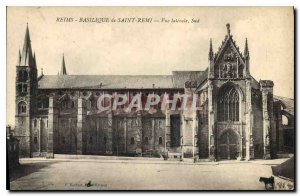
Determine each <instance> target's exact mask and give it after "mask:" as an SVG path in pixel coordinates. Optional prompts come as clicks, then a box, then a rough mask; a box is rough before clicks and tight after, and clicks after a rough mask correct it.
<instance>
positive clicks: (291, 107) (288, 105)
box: [273, 95, 295, 115]
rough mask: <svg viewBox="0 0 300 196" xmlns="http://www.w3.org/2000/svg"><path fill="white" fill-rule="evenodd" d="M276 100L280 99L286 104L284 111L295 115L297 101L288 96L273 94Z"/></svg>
mask: <svg viewBox="0 0 300 196" xmlns="http://www.w3.org/2000/svg"><path fill="white" fill-rule="evenodd" d="M273 98H274V101H280V102H281V103H283V105H284V109H283V110H284V111H286V112H287V113H289V114H291V115H294V107H295V105H294V104H295V102H294V99H291V98H287V97H280V96H276V95H274V96H273Z"/></svg>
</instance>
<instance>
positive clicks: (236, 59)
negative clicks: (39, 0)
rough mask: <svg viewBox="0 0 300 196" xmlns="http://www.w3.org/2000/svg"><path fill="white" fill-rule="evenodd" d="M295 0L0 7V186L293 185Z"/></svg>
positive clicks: (162, 187) (148, 187)
mask: <svg viewBox="0 0 300 196" xmlns="http://www.w3.org/2000/svg"><path fill="white" fill-rule="evenodd" d="M294 119H295V118H294V9H293V7H7V128H6V132H7V139H6V146H7V168H8V172H7V175H8V179H9V182H8V189H10V190H294V189H295V187H294V181H295V176H294V173H295V169H294V167H295V166H294V151H295V137H294V136H295V123H294Z"/></svg>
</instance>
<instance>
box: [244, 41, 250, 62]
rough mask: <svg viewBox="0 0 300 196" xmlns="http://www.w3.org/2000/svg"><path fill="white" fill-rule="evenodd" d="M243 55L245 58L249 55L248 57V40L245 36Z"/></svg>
mask: <svg viewBox="0 0 300 196" xmlns="http://www.w3.org/2000/svg"><path fill="white" fill-rule="evenodd" d="M244 57H245V58H249V57H250V53H249V48H248V40H247V38H246V41H245V50H244Z"/></svg>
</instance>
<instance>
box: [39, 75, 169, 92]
mask: <svg viewBox="0 0 300 196" xmlns="http://www.w3.org/2000/svg"><path fill="white" fill-rule="evenodd" d="M38 84H39V89H124V88H127V89H142V88H143V89H149V88H153V84H154V86H155V88H174V87H173V83H172V76H171V75H44V76H43V77H42V78H41V79H40V80H39V83H38Z"/></svg>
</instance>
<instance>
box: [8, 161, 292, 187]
mask: <svg viewBox="0 0 300 196" xmlns="http://www.w3.org/2000/svg"><path fill="white" fill-rule="evenodd" d="M285 160H286V159H277V160H265V161H264V160H257V161H250V162H246V161H223V162H218V163H214V162H208V163H206V162H203V163H196V164H194V163H190V162H175V161H161V160H160V159H151V160H150V159H142V158H141V159H133V160H126V159H125V160H119V159H107V158H105V159H93V158H82V157H77V159H70V158H69V157H68V158H63V157H61V158H55V159H45V158H34V159H21V160H20V163H21V166H20V167H19V168H17V169H15V170H12V171H10V174H11V175H10V188H11V190H20V189H21V190H49V189H50V190H53V189H55V190H66V189H67V190H74V189H75V190H78V189H84V190H95V189H97V190H132V189H134V190H145V189H146V190H168V189H172V190H187V189H188V190H264V188H265V187H264V184H263V183H260V182H259V177H261V176H264V177H270V176H271V175H272V171H271V165H277V164H280V163H282V162H283V161H285Z"/></svg>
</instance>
